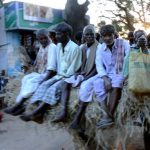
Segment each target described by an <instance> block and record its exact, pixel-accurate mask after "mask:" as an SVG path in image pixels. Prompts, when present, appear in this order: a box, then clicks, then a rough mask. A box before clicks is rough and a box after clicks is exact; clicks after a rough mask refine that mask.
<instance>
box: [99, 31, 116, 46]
mask: <svg viewBox="0 0 150 150" xmlns="http://www.w3.org/2000/svg"><path fill="white" fill-rule="evenodd" d="M102 38H103V41H104V42H105V43H106V45H108V46H110V45H112V44H113V43H114V39H115V35H114V34H113V33H106V34H104V35H102Z"/></svg>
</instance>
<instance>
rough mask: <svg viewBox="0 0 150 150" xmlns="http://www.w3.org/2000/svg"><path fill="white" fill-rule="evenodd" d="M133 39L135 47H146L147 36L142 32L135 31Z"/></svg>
mask: <svg viewBox="0 0 150 150" xmlns="http://www.w3.org/2000/svg"><path fill="white" fill-rule="evenodd" d="M134 39H135V43H136V45H137V47H141V48H142V47H146V45H147V35H146V33H145V32H144V30H137V31H135V32H134Z"/></svg>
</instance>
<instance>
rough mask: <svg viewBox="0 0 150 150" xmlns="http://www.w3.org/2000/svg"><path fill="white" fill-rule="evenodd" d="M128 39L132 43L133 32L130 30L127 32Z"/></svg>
mask: <svg viewBox="0 0 150 150" xmlns="http://www.w3.org/2000/svg"><path fill="white" fill-rule="evenodd" d="M128 40H129V42H130V43H131V44H132V43H134V34H133V31H130V32H129V33H128Z"/></svg>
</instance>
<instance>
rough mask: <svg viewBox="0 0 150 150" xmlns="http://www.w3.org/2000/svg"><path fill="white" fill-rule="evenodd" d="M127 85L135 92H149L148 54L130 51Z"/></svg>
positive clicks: (149, 57)
mask: <svg viewBox="0 0 150 150" xmlns="http://www.w3.org/2000/svg"><path fill="white" fill-rule="evenodd" d="M128 86H129V90H131V91H132V92H135V93H150V54H144V53H142V52H139V53H138V52H130V56H129V83H128Z"/></svg>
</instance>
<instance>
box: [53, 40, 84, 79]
mask: <svg viewBox="0 0 150 150" xmlns="http://www.w3.org/2000/svg"><path fill="white" fill-rule="evenodd" d="M53 57H54V58H53V61H54V63H53V67H54V68H56V71H57V75H56V76H55V78H56V79H61V78H68V77H70V76H72V75H73V74H74V73H75V72H76V71H77V70H78V69H79V67H80V66H81V63H82V52H81V50H80V48H79V46H78V45H77V44H75V43H74V42H73V41H71V40H70V41H69V42H68V43H67V45H66V46H65V47H64V52H63V50H62V44H61V43H58V44H57V49H56V55H55V56H53Z"/></svg>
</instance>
